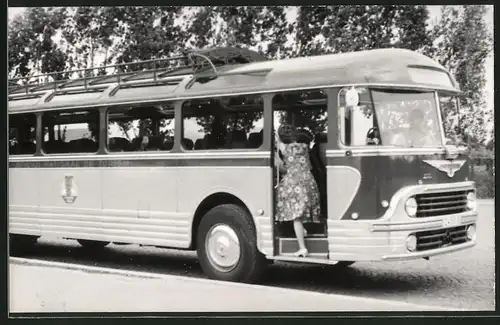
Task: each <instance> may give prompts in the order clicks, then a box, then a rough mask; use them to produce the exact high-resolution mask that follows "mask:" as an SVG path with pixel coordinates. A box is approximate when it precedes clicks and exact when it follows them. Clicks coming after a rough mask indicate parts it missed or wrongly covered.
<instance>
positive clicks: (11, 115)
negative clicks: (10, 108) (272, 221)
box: [7, 112, 41, 157]
mask: <svg viewBox="0 0 500 325" xmlns="http://www.w3.org/2000/svg"><path fill="white" fill-rule="evenodd" d="M23 115H24V116H26V115H32V116H33V117H34V118H35V125H34V128H35V131H34V133H35V138H34V140H35V143H34V144H35V151H34V152H33V153H27V154H11V153H10V149H11V147H10V129H11V125H10V119H11V118H12V117H14V116H23ZM7 119H8V120H7V123H8V136H9V138H7V141H8V144H9V151H8V155H9V157H10V156H13V157H31V156H36V155H37V154H38V152H39V146H41V144H40V143H39V141H38V132H39V125H38V114H37V113H36V112H25V113H18V114H8V116H7Z"/></svg>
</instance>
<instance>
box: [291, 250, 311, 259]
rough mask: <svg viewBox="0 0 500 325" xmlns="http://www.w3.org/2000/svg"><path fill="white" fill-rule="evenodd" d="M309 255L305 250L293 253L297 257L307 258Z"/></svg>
mask: <svg viewBox="0 0 500 325" xmlns="http://www.w3.org/2000/svg"><path fill="white" fill-rule="evenodd" d="M307 253H308V251H307V249H305V248H304V249H299V250H298V251H296V252H295V253H293V255H294V256H295V257H306V256H307Z"/></svg>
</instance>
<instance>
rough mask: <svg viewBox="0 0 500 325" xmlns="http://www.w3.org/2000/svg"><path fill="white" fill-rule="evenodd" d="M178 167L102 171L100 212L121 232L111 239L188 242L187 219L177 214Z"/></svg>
mask: <svg viewBox="0 0 500 325" xmlns="http://www.w3.org/2000/svg"><path fill="white" fill-rule="evenodd" d="M177 168H178V167H175V166H163V167H124V168H120V167H114V168H106V169H103V170H102V182H103V185H102V186H103V196H102V202H103V212H104V213H105V214H107V215H110V216H112V217H113V219H114V220H113V223H114V224H115V225H118V226H119V227H120V228H121V229H122V230H123V231H124V232H123V233H116V234H115V233H113V232H110V233H109V235H110V236H115V235H117V236H120V237H110V239H113V241H123V242H127V243H138V244H139V243H140V244H146V245H158V246H167V247H176V248H186V247H188V245H189V239H190V237H189V234H190V229H189V218H188V215H187V214H181V213H177V182H178V170H177Z"/></svg>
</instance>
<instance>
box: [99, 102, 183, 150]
mask: <svg viewBox="0 0 500 325" xmlns="http://www.w3.org/2000/svg"><path fill="white" fill-rule="evenodd" d="M107 115H108V139H107V144H108V150H109V151H110V152H123V151H170V150H172V148H173V146H174V126H175V119H174V108H173V105H172V104H170V103H164V104H161V105H156V106H151V107H138V106H137V107H130V106H127V107H111V108H109V109H108V112H107Z"/></svg>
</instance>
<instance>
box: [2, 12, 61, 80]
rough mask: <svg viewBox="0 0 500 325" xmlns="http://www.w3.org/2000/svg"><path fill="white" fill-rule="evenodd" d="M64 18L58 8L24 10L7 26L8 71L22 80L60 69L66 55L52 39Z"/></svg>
mask: <svg viewBox="0 0 500 325" xmlns="http://www.w3.org/2000/svg"><path fill="white" fill-rule="evenodd" d="M64 18H65V10H64V9H61V8H49V9H45V8H27V9H26V11H25V12H24V13H23V14H22V15H18V16H16V17H15V18H14V19H13V21H12V22H11V23H10V24H9V26H8V38H7V44H8V48H9V55H8V72H9V74H10V75H11V76H13V77H25V76H29V75H35V74H40V73H50V72H55V71H61V70H63V69H64V66H65V61H66V55H65V53H64V52H62V50H61V49H60V48H59V47H58V45H57V44H56V43H55V42H54V40H53V38H54V36H55V34H56V32H57V30H58V29H60V27H61V25H62V23H63V21H64Z"/></svg>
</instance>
